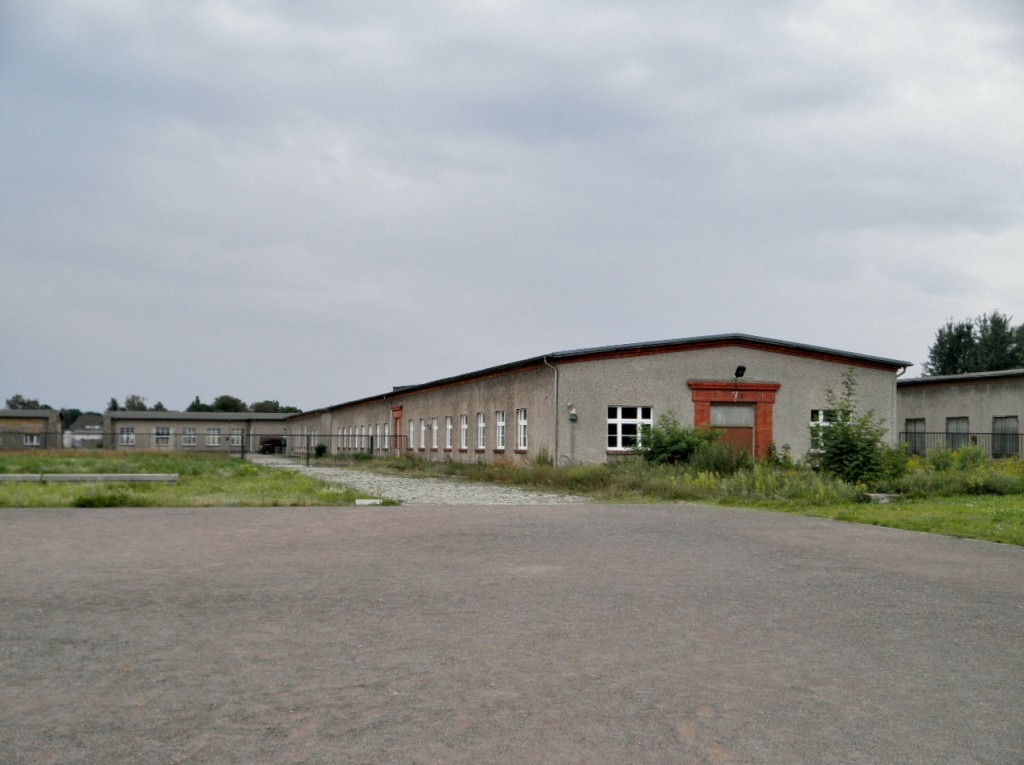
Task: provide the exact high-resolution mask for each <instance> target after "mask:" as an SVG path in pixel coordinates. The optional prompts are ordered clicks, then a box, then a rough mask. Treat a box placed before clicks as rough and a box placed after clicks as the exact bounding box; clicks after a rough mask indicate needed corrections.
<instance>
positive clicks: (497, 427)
mask: <svg viewBox="0 0 1024 765" xmlns="http://www.w3.org/2000/svg"><path fill="white" fill-rule="evenodd" d="M494 448H495V449H498V450H499V451H504V450H505V410H504V409H499V410H498V411H496V412H495V413H494Z"/></svg>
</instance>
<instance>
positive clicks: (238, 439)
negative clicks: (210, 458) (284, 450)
mask: <svg viewBox="0 0 1024 765" xmlns="http://www.w3.org/2000/svg"><path fill="white" fill-rule="evenodd" d="M173 435H174V430H173V428H168V427H156V428H153V445H154V446H170V445H171V438H172V436H173ZM204 435H205V436H206V445H207V446H220V445H221V429H220V428H206V430H205V433H204ZM244 438H245V429H244V428H232V429H231V435H230V438H229V441H228V443H229V444H230V445H231V446H241V445H242V440H243V439H244ZM117 442H118V444H119V445H120V446H135V443H136V442H135V428H131V427H124V428H120V429H119V430H118V434H117ZM198 444H199V435H198V433H197V432H196V428H191V427H189V428H182V429H181V445H182V446H197V445H198Z"/></svg>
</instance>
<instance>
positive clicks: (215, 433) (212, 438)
mask: <svg viewBox="0 0 1024 765" xmlns="http://www.w3.org/2000/svg"><path fill="white" fill-rule="evenodd" d="M206 445H207V446H220V428H207V429H206Z"/></svg>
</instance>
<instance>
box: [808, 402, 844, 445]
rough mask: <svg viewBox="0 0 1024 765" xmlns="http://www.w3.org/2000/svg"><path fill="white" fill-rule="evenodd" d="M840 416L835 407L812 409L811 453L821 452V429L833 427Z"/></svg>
mask: <svg viewBox="0 0 1024 765" xmlns="http://www.w3.org/2000/svg"><path fill="white" fill-rule="evenodd" d="M838 416H839V415H838V414H837V412H836V410H835V409H812V410H811V454H821V451H822V446H821V431H822V430H824V429H825V428H830V427H832V425H833V423H835V421H836V418H837V417H838Z"/></svg>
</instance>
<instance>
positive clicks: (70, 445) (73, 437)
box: [64, 414, 103, 449]
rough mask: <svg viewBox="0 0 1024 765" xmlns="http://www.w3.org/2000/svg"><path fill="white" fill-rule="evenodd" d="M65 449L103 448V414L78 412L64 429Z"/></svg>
mask: <svg viewBox="0 0 1024 765" xmlns="http://www.w3.org/2000/svg"><path fill="white" fill-rule="evenodd" d="M64 448H65V449H101V448H103V415H102V414H80V415H78V417H76V418H75V421H74V422H72V423H71V424H70V425H69V426H68V427H67V430H65V431H64Z"/></svg>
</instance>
